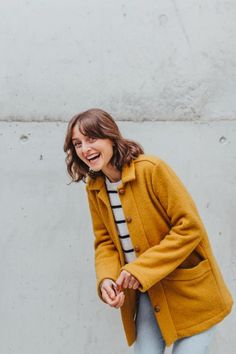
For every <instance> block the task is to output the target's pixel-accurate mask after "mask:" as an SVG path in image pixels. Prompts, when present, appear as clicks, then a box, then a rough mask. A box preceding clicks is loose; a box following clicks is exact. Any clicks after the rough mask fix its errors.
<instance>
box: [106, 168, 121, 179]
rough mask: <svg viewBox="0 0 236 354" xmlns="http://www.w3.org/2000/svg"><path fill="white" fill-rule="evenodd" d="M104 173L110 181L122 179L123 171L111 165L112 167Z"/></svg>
mask: <svg viewBox="0 0 236 354" xmlns="http://www.w3.org/2000/svg"><path fill="white" fill-rule="evenodd" d="M103 173H104V175H105V176H106V177H107V178H108V179H109V181H110V182H118V181H120V180H121V171H119V170H118V169H117V168H116V167H114V166H110V168H109V169H107V170H106V171H103Z"/></svg>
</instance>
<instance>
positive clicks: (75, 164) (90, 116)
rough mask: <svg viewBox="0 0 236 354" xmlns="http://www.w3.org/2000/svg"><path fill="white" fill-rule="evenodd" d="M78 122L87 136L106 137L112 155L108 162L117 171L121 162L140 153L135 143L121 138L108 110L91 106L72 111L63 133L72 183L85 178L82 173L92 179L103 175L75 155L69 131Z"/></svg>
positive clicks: (81, 130)
mask: <svg viewBox="0 0 236 354" xmlns="http://www.w3.org/2000/svg"><path fill="white" fill-rule="evenodd" d="M76 124H78V126H79V130H80V132H81V133H82V134H84V135H87V136H89V137H91V138H100V139H110V140H111V141H112V143H113V156H112V158H111V164H112V165H113V166H115V167H116V168H117V169H118V170H119V171H121V170H122V167H123V166H124V165H125V164H130V163H131V161H132V160H134V159H136V158H137V157H138V156H139V155H140V154H143V152H144V151H143V148H142V147H141V145H139V144H138V143H136V142H134V141H131V140H127V139H124V138H123V137H122V135H121V133H120V131H119V128H118V126H117V124H116V122H115V121H114V119H113V118H112V117H111V116H110V114H109V113H107V112H105V111H103V110H102V109H98V108H93V109H89V110H88V111H85V112H82V113H79V114H76V115H75V116H73V117H72V118H71V120H70V121H69V123H68V127H67V133H66V137H65V143H64V151H65V153H66V159H65V161H66V165H67V171H68V173H69V175H70V176H71V178H72V181H73V182H79V181H81V180H83V181H85V179H86V176H88V175H89V176H90V177H91V178H96V177H97V176H98V175H103V173H102V171H99V172H94V171H91V170H89V167H88V166H87V165H86V164H85V163H84V162H83V161H82V160H81V159H80V158H79V157H78V155H77V154H76V151H75V147H74V145H73V143H72V130H73V128H74V126H75V125H76Z"/></svg>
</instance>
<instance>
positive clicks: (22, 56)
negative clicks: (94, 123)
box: [0, 0, 236, 121]
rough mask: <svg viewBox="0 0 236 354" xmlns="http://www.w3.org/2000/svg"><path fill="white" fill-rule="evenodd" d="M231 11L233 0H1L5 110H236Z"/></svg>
mask: <svg viewBox="0 0 236 354" xmlns="http://www.w3.org/2000/svg"><path fill="white" fill-rule="evenodd" d="M235 18H236V2H235V1H234V0H227V1H219V0H181V1H180V0H164V1H163V0H148V1H145V2H144V1H142V0H130V1H123V0H122V1H121V0H103V1H96V0H87V1H82V0H79V1H78V0H69V1H67V2H66V1H65V0H57V1H56V0H50V1H48V0H41V1H33V0H21V1H19V0H11V1H1V2H0V39H1V56H0V87H1V95H0V107H1V114H0V119H1V120H13V121H15V120H25V121H28V120H30V121H31V120H40V121H43V120H62V121H64V120H65V119H67V117H69V116H71V114H74V112H77V111H78V110H79V111H81V110H84V109H87V108H88V107H94V106H96V107H103V108H104V109H107V110H109V111H110V112H113V114H114V115H115V116H116V117H117V118H119V119H120V120H121V119H122V120H139V121H140V120H150V119H151V120H156V119H159V120H166V119H167V120H170V119H171V120H207V121H209V120H222V119H235V111H236V100H235V81H236V46H235V43H236V21H235ZM78 107H79V108H78Z"/></svg>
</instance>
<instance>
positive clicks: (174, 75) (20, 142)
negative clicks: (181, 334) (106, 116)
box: [0, 0, 236, 354]
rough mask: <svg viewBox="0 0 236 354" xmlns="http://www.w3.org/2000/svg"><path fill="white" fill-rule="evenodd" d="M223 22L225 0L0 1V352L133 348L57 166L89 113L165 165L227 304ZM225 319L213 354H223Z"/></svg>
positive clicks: (229, 207)
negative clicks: (188, 198)
mask: <svg viewBox="0 0 236 354" xmlns="http://www.w3.org/2000/svg"><path fill="white" fill-rule="evenodd" d="M235 18H236V2H235V1H233V0H227V1H226V0H225V1H219V0H181V1H180V0H164V1H163V0H156V1H154V0H148V1H146V2H145V3H144V2H143V1H141V0H130V1H126V2H125V1H120V0H116V1H114V0H105V1H102V2H99V1H96V0H87V1H82V0H69V1H67V2H65V0H58V1H56V0H50V1H48V0H47V1H46V0H41V1H33V0H21V1H19V0H11V1H1V2H0V41H1V56H0V166H1V173H0V193H1V194H0V196H1V203H0V215H1V217H0V218H1V222H0V250H1V258H0V261H1V267H0V280H1V291H0V354H32V353H33V354H94V353H103V354H118V353H124V354H128V353H132V350H131V349H130V350H129V349H128V348H127V346H126V342H125V338H124V335H123V331H122V327H121V324H120V318H119V314H118V312H117V311H112V310H111V309H109V308H106V306H105V305H103V304H102V303H101V302H100V301H99V300H98V298H97V296H96V291H95V277H94V270H93V237H92V230H91V224H90V219H89V212H88V207H87V204H86V195H85V191H84V185H83V184H82V183H81V184H71V185H68V182H69V179H68V176H67V174H66V171H65V164H64V155H63V150H62V145H63V140H64V135H65V130H66V121H68V119H69V118H70V117H71V116H72V115H73V114H75V113H77V112H79V111H82V110H85V109H88V108H91V107H100V108H103V109H105V110H107V111H109V112H110V113H111V114H112V115H113V116H114V117H115V118H116V119H118V120H119V121H122V122H121V123H120V126H121V130H122V131H123V132H125V135H126V136H127V137H130V138H133V139H136V140H138V141H140V142H141V143H142V144H143V146H144V147H145V149H146V151H147V152H149V153H153V154H156V155H159V156H160V157H162V158H164V159H165V160H166V161H167V162H169V163H170V164H171V166H172V167H173V168H174V169H175V170H176V172H177V173H178V175H179V176H180V177H181V178H182V180H183V181H184V183H185V184H186V186H187V187H188V189H189V190H190V192H191V193H192V195H193V197H194V199H195V200H196V203H197V205H198V208H199V211H200V214H201V215H202V218H203V220H204V222H205V224H206V227H207V229H208V231H209V236H210V239H211V242H212V246H213V248H214V251H215V254H216V256H217V259H218V262H219V264H220V265H221V268H222V272H223V274H224V276H225V278H226V281H227V283H228V284H229V287H230V289H231V291H232V293H233V295H235V293H236V285H235V281H236V275H235V274H236V251H235V250H236V245H235V237H234V229H235V227H234V220H235V210H236V202H235V200H236V153H235V151H236V139H235V138H236V100H235V94H236V46H235V43H236V21H235ZM152 121H153V122H152ZM235 322H236V317H235V311H234V312H233V313H232V314H231V315H230V316H229V317H228V318H227V319H226V320H225V321H224V322H223V323H222V324H220V325H219V326H218V331H217V337H216V341H215V342H214V348H213V349H214V351H213V352H214V354H222V353H224V354H233V353H234V351H235V350H234V349H235V346H236V339H235V336H234V332H233V329H234V328H235V325H236V323H235ZM169 352H170V351H168V353H169Z"/></svg>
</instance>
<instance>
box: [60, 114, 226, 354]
mask: <svg viewBox="0 0 236 354" xmlns="http://www.w3.org/2000/svg"><path fill="white" fill-rule="evenodd" d="M64 151H65V153H66V163H67V170H68V172H69V174H70V176H71V178H72V180H73V181H74V182H79V181H81V180H83V181H85V182H86V187H87V194H88V201H89V207H90V212H91V217H92V223H93V229H94V234H95V268H96V275H97V287H98V293H99V296H100V297H101V299H102V300H103V301H104V302H105V303H106V304H108V305H110V306H111V307H114V308H120V309H121V314H122V321H123V325H124V329H125V333H126V337H127V341H128V344H129V345H131V344H133V343H134V342H135V343H134V351H135V353H136V354H161V353H164V350H165V347H166V346H169V345H171V344H172V343H173V354H186V353H191V354H206V353H209V351H208V348H210V342H211V341H212V340H213V333H214V330H215V325H216V324H217V323H219V322H220V321H222V320H223V319H224V317H225V316H226V315H227V314H229V312H230V311H231V307H232V303H233V301H232V297H231V295H230V293H229V291H228V289H227V287H226V285H225V282H224V280H223V277H222V275H221V272H220V270H219V267H218V265H217V263H216V260H215V258H214V255H213V253H212V249H211V246H210V243H209V240H208V236H207V233H206V230H205V228H204V226H203V224H202V221H201V219H200V217H199V214H198V211H197V209H196V206H195V204H194V202H193V200H192V198H191V197H190V195H189V193H188V192H187V191H186V189H185V187H184V186H183V184H182V182H181V181H180V180H179V178H178V177H177V176H176V174H175V173H174V172H173V170H172V169H171V168H170V167H169V166H168V165H167V164H166V163H165V162H164V161H163V160H161V159H160V158H158V157H155V156H150V155H145V154H144V153H143V149H142V147H141V146H140V145H139V144H138V143H135V142H133V141H130V140H127V139H124V138H123V137H122V135H121V133H120V131H119V129H118V127H117V125H116V123H115V121H114V119H113V118H112V117H111V116H110V115H109V114H108V113H107V112H105V111H103V110H101V109H90V110H88V111H86V112H83V113H80V114H77V115H76V116H74V117H73V118H72V119H71V121H70V122H69V124H68V129H67V134H66V138H65V144H64Z"/></svg>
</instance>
